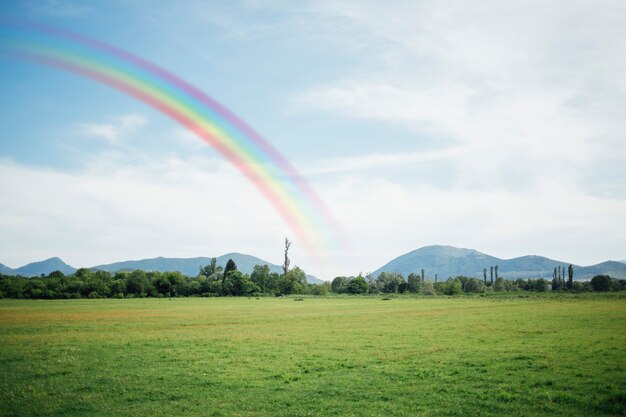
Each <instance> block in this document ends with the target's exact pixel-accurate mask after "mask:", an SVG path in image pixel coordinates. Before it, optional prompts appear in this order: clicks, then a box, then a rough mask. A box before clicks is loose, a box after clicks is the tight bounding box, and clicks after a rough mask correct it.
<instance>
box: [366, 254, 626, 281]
mask: <svg viewBox="0 0 626 417" xmlns="http://www.w3.org/2000/svg"><path fill="white" fill-rule="evenodd" d="M570 264H572V265H573V267H574V279H576V280H585V279H590V278H592V277H593V276H594V275H599V274H607V275H610V276H611V277H614V278H626V264H623V263H620V262H614V261H608V262H603V263H601V264H598V265H592V266H587V267H581V266H578V265H575V264H573V263H572V262H563V261H557V260H554V259H549V258H545V257H542V256H521V257H518V258H513V259H500V258H497V257H495V256H491V255H487V254H484V253H482V252H478V251H476V250H473V249H460V248H455V247H452V246H425V247H423V248H420V249H417V250H414V251H412V252H409V253H406V254H404V255H402V256H399V257H397V258H395V259H393V260H392V261H390V262H388V263H387V264H385V265H383V266H382V267H380V268H378V269H377V270H376V271H374V272H373V275H374V276H378V275H379V274H380V273H381V272H383V271H386V272H399V273H401V274H402V275H404V276H405V277H406V276H407V275H408V274H410V273H411V272H413V273H416V274H419V273H420V271H421V269H422V268H423V269H424V272H425V275H426V277H427V278H430V279H433V278H434V277H435V274H437V275H438V276H439V278H440V279H446V278H448V277H454V276H458V275H465V276H469V277H476V278H482V277H483V268H487V279H489V276H490V267H491V266H495V265H498V275H499V276H502V277H505V278H509V279H516V278H546V279H552V273H553V271H554V268H555V267H559V266H561V267H565V268H567V266H568V265H570Z"/></svg>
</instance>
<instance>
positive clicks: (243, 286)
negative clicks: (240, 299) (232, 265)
mask: <svg viewBox="0 0 626 417" xmlns="http://www.w3.org/2000/svg"><path fill="white" fill-rule="evenodd" d="M222 288H223V293H224V295H233V296H240V295H249V294H252V293H253V292H255V290H258V287H257V286H256V285H255V284H254V283H253V282H252V281H251V280H250V277H249V276H248V275H247V274H243V273H242V272H241V271H237V270H236V269H234V270H231V271H228V273H227V274H224V280H223V282H222Z"/></svg>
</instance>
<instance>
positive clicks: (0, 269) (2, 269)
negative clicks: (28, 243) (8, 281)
mask: <svg viewBox="0 0 626 417" xmlns="http://www.w3.org/2000/svg"><path fill="white" fill-rule="evenodd" d="M0 274H5V275H15V270H14V269H11V268H9V267H8V266H6V265H5V264H0Z"/></svg>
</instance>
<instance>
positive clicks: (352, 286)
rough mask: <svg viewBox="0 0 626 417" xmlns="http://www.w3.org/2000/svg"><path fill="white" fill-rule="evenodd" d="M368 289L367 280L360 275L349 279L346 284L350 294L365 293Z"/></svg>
mask: <svg viewBox="0 0 626 417" xmlns="http://www.w3.org/2000/svg"><path fill="white" fill-rule="evenodd" d="M367 289H368V285H367V281H365V278H363V277H362V276H360V275H359V276H358V277H356V278H352V279H351V280H350V281H348V285H347V286H346V291H347V292H348V293H349V294H365V293H367Z"/></svg>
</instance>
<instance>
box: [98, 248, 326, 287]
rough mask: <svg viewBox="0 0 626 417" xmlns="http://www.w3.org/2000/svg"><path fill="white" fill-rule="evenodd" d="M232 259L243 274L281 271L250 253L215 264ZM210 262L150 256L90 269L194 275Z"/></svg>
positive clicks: (224, 257)
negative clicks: (264, 268) (257, 269)
mask: <svg viewBox="0 0 626 417" xmlns="http://www.w3.org/2000/svg"><path fill="white" fill-rule="evenodd" d="M229 259H232V260H233V261H234V262H235V264H237V269H238V270H239V271H241V272H243V273H245V274H250V273H252V270H253V268H254V266H255V265H267V266H269V268H270V272H278V273H282V267H281V266H279V265H275V264H272V263H270V262H267V261H264V260H263V259H260V258H257V257H256V256H252V255H245V254H242V253H227V254H225V255H222V256H218V257H217V265H218V266H221V267H225V266H226V262H228V260H229ZM210 263H211V258H208V257H197V258H163V257H158V258H151V259H142V260H138V261H124V262H115V263H112V264H106V265H97V266H94V267H92V268H91V269H100V270H102V271H108V272H117V271H132V270H134V269H141V270H144V271H160V272H168V271H179V272H180V273H181V274H183V275H187V276H190V277H195V276H196V275H198V272H199V271H200V268H201V267H203V266H206V265H209V264H210ZM307 281H308V282H310V283H314V284H319V283H321V282H322V281H321V280H320V279H318V278H315V277H314V276H312V275H307Z"/></svg>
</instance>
